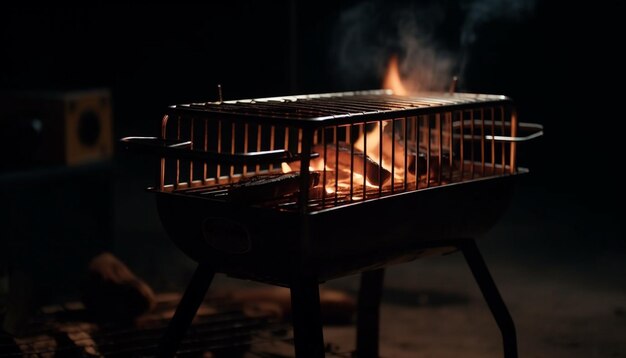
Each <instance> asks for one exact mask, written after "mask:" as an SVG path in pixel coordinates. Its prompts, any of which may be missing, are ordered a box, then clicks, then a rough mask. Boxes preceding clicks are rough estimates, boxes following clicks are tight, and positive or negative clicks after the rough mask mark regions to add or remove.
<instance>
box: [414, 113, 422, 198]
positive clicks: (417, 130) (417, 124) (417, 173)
mask: <svg viewBox="0 0 626 358" xmlns="http://www.w3.org/2000/svg"><path fill="white" fill-rule="evenodd" d="M422 119H423V118H422ZM414 127H415V190H417V189H419V188H420V164H419V163H420V161H419V157H420V133H421V130H420V127H421V125H420V117H417V116H416V117H415V126H414Z"/></svg>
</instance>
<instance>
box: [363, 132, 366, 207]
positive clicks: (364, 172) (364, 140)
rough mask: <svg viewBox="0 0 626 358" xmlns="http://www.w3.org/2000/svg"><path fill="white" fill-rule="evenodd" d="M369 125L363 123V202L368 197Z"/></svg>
mask: <svg viewBox="0 0 626 358" xmlns="http://www.w3.org/2000/svg"><path fill="white" fill-rule="evenodd" d="M366 127H367V123H366V122H363V201H365V199H366V196H367V163H366V161H365V157H366V156H367V128H366Z"/></svg>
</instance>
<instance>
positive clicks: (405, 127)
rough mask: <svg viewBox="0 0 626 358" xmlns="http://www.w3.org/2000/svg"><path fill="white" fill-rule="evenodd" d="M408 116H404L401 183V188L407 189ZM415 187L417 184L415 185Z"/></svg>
mask: <svg viewBox="0 0 626 358" xmlns="http://www.w3.org/2000/svg"><path fill="white" fill-rule="evenodd" d="M407 121H408V118H407V117H404V119H403V122H402V123H403V124H404V182H403V183H402V190H406V189H407V182H408V181H409V123H408V122H407ZM415 188H416V189H417V186H416V187H415Z"/></svg>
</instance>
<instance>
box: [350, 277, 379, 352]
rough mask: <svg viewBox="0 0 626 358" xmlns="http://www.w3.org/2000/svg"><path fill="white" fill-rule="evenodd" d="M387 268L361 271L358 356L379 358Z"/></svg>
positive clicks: (357, 332)
mask: <svg viewBox="0 0 626 358" xmlns="http://www.w3.org/2000/svg"><path fill="white" fill-rule="evenodd" d="M384 278H385V269H378V270H374V271H365V272H363V273H361V287H360V288H359V301H358V308H357V323H356V325H357V328H356V357H358V358H378V352H379V341H380V338H379V333H380V302H381V299H382V293H383V282H384Z"/></svg>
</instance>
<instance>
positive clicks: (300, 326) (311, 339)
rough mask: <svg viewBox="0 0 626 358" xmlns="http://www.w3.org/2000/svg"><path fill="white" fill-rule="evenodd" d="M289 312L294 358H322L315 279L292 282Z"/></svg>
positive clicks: (322, 337)
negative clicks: (291, 324) (290, 312)
mask: <svg viewBox="0 0 626 358" xmlns="http://www.w3.org/2000/svg"><path fill="white" fill-rule="evenodd" d="M291 311H292V320H293V338H294V341H295V342H294V343H295V348H296V357H298V358H305V357H306V358H309V357H310V358H323V357H324V355H325V354H324V333H323V331H322V317H321V310H320V291H319V284H318V282H317V279H315V278H300V279H296V280H294V283H293V284H292V285H291Z"/></svg>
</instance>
